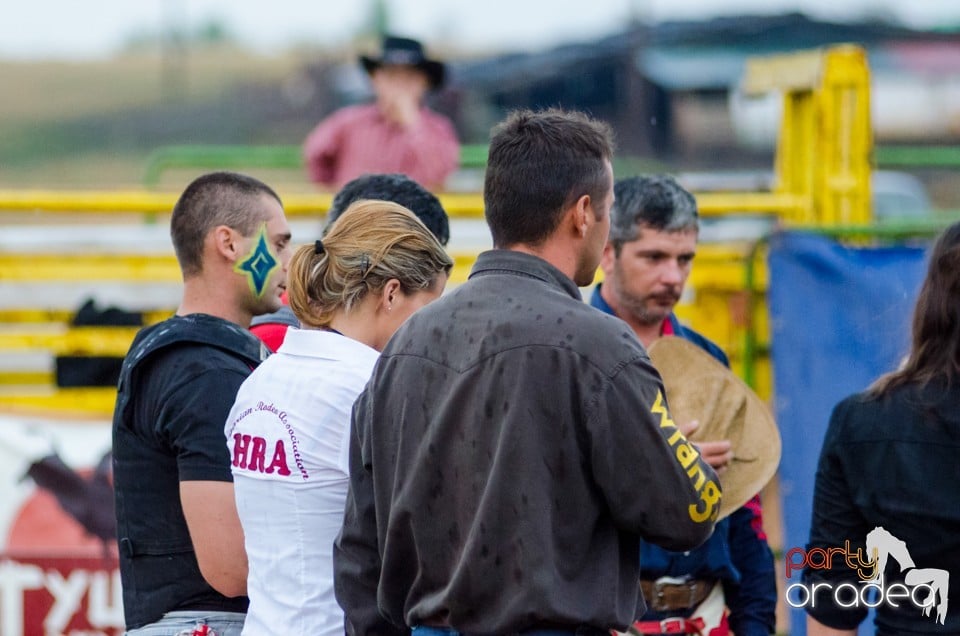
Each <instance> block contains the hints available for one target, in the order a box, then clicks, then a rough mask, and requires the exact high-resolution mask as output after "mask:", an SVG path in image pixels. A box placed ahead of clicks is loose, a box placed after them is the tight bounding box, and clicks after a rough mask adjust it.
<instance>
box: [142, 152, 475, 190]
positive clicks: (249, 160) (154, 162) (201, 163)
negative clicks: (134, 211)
mask: <svg viewBox="0 0 960 636" xmlns="http://www.w3.org/2000/svg"><path fill="white" fill-rule="evenodd" d="M486 163H487V146H486V144H464V145H463V146H461V147H460V167H461V168H465V169H479V168H483V167H484V166H485V165H486ZM245 168H261V169H272V170H300V171H302V170H303V169H304V166H303V155H302V149H301V147H300V146H298V145H283V144H273V145H208V144H187V145H177V146H162V147H160V148H157V149H156V150H154V151H153V152H152V153H150V155H149V156H148V157H147V167H146V169H145V170H144V173H143V185H144V186H145V187H147V188H155V187H157V185H159V183H160V178H161V177H162V176H163V173H164V172H166V171H167V170H172V169H200V170H221V169H222V170H241V169H245Z"/></svg>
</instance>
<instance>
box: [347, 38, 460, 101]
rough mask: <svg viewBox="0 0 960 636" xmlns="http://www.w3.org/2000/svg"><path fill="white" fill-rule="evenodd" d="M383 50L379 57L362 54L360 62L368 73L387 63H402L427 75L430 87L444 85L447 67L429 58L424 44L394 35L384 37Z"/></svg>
mask: <svg viewBox="0 0 960 636" xmlns="http://www.w3.org/2000/svg"><path fill="white" fill-rule="evenodd" d="M381 48H382V52H381V53H380V57H379V58H375V57H369V56H367V55H361V56H360V63H361V64H363V68H364V69H366V71H367V73H373V71H375V70H376V69H378V68H380V67H381V66H384V65H386V64H398V65H399V64H402V65H406V66H413V67H416V68H418V69H420V70H421V71H423V72H424V74H425V75H426V76H427V81H428V82H429V83H430V88H439V87H440V86H442V85H443V80H444V76H445V75H446V68H445V67H444V65H443V62H438V61H436V60H430V59H427V56H426V55H424V53H423V45H422V44H420V42H418V41H416V40H411V39H410V38H399V37H396V36H392V35H386V36H384V37H383V43H382V45H381Z"/></svg>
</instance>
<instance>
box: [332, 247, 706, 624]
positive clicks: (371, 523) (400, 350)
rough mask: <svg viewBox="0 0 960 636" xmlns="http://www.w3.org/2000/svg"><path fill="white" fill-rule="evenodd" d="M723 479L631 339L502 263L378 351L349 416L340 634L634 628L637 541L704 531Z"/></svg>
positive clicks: (699, 538) (540, 271)
mask: <svg viewBox="0 0 960 636" xmlns="http://www.w3.org/2000/svg"><path fill="white" fill-rule="evenodd" d="M718 483H719V482H718V480H717V477H716V475H715V474H714V472H713V471H712V469H710V468H709V466H707V465H706V463H705V462H703V461H702V459H701V458H700V457H699V455H698V454H697V453H696V451H695V450H694V449H693V447H692V446H691V445H689V444H688V443H687V441H686V440H685V439H684V437H683V436H682V435H681V434H680V432H679V431H678V430H677V428H676V426H675V425H674V423H673V422H672V420H671V419H670V417H669V414H668V412H667V409H666V405H665V402H664V400H663V385H662V383H661V380H660V377H659V375H658V374H657V372H656V370H655V369H654V368H653V367H652V366H651V365H650V360H649V358H648V357H647V354H646V351H645V350H644V349H643V347H642V345H640V344H639V342H638V340H637V338H636V336H635V335H634V334H633V332H632V331H631V330H630V328H629V327H628V326H627V325H626V324H625V323H624V322H622V321H621V320H619V319H618V318H615V317H613V316H609V315H605V314H603V313H601V312H599V311H597V310H596V309H594V308H592V307H590V306H589V305H587V304H585V303H583V302H582V300H581V299H580V290H579V289H578V288H577V286H576V285H575V284H574V283H573V281H571V280H570V279H569V278H568V277H567V276H565V275H564V274H563V273H561V272H560V271H559V270H557V269H556V268H554V267H553V266H552V265H550V264H549V263H547V262H546V261H544V260H542V259H540V258H537V257H535V256H531V255H528V254H523V253H520V252H514V251H503V250H494V251H489V252H484V253H483V254H481V255H480V257H479V258H478V260H477V262H476V265H475V266H474V268H473V271H472V273H471V276H470V280H469V281H467V282H466V283H464V284H463V285H461V286H459V287H458V288H457V289H455V290H454V291H452V292H450V293H449V294H447V295H445V296H444V297H443V298H441V299H440V300H438V301H436V302H434V303H432V304H430V305H428V306H427V307H425V308H424V309H422V310H420V311H419V312H417V313H416V314H415V315H414V316H413V317H412V318H411V319H410V320H409V321H407V323H406V324H405V325H404V326H403V327H401V329H400V330H399V331H398V332H397V334H396V335H395V336H394V338H393V339H392V340H391V341H390V342H389V344H388V345H387V347H386V349H385V350H384V351H383V355H382V357H381V359H380V361H379V362H378V364H377V366H376V368H375V370H374V373H373V377H372V379H371V381H370V383H369V384H368V386H367V388H366V390H365V391H364V392H363V394H362V395H361V396H360V397H359V398H358V400H357V402H356V404H355V406H354V413H353V427H352V431H351V441H350V492H349V495H348V498H347V505H346V513H345V518H344V525H343V529H342V531H341V534H340V537H339V538H338V540H337V543H336V546H335V549H334V577H335V588H336V594H337V600H338V601H339V603H340V605H341V606H342V607H343V609H344V611H345V613H346V625H347V632H348V633H350V634H385V633H403V632H404V631H406V630H407V629H409V627H408V626H416V625H420V624H430V625H449V626H451V627H454V628H456V629H458V630H460V631H464V632H480V633H487V634H496V633H510V632H515V631H518V630H523V629H529V628H533V627H537V626H554V627H556V626H569V627H570V628H576V627H577V626H581V625H582V626H590V627H595V628H600V629H608V628H617V629H621V630H623V629H626V627H627V625H628V624H629V623H630V622H631V621H632V620H633V619H634V618H635V617H637V616H640V615H641V614H643V612H644V609H645V608H644V603H643V600H642V597H640V596H639V594H638V579H639V567H640V562H639V541H640V539H641V538H642V539H644V540H648V541H652V542H654V543H657V544H660V545H662V546H664V547H665V548H668V549H671V550H686V549H690V548H693V547H695V546H697V545H699V544H701V543H702V542H703V541H705V540H706V539H707V537H709V535H710V533H711V532H712V530H713V525H714V520H715V518H716V514H717V511H718V509H719V497H720V493H719V488H718Z"/></svg>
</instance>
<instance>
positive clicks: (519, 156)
mask: <svg viewBox="0 0 960 636" xmlns="http://www.w3.org/2000/svg"><path fill="white" fill-rule="evenodd" d="M613 148H614V146H613V131H612V130H611V128H610V126H609V125H608V124H606V123H604V122H602V121H598V120H596V119H592V118H591V117H589V116H588V115H586V114H584V113H581V112H577V111H563V110H560V109H556V108H552V109H549V110H544V111H531V110H519V111H515V112H513V113H511V114H510V115H509V116H508V117H507V118H506V119H505V120H504V121H503V122H501V123H500V124H498V125H497V126H496V127H494V129H493V134H492V138H491V141H490V150H489V156H488V158H487V171H486V177H485V180H484V188H483V200H484V207H485V214H486V218H487V224H488V225H489V226H490V233H491V234H492V235H493V244H494V246H496V247H509V246H510V245H518V244H526V245H537V244H540V243H541V242H543V241H544V240H545V239H546V238H547V237H548V236H550V234H552V233H553V232H554V231H555V230H556V228H557V225H558V224H559V222H560V218H561V216H562V214H563V211H564V210H566V209H567V208H568V207H569V206H570V205H572V204H573V203H575V202H576V201H577V199H579V198H580V197H581V196H583V195H585V194H586V195H590V198H591V199H594V200H597V201H599V200H602V198H603V197H604V196H606V195H607V188H608V187H609V186H608V181H607V179H608V178H609V177H608V174H607V168H606V165H607V162H608V161H611V160H612V157H613Z"/></svg>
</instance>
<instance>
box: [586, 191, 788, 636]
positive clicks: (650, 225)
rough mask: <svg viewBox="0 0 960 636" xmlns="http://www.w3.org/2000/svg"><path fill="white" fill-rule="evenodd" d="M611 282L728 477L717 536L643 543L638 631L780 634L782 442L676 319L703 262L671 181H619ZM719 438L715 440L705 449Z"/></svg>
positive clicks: (722, 363)
mask: <svg viewBox="0 0 960 636" xmlns="http://www.w3.org/2000/svg"><path fill="white" fill-rule="evenodd" d="M614 192H615V202H614V205H613V208H612V210H611V221H610V237H609V240H608V241H607V244H606V246H605V248H604V253H603V259H602V261H601V264H600V266H601V268H602V269H603V272H604V282H603V283H602V284H600V285H597V287H596V288H595V289H594V292H593V295H592V298H591V301H590V302H591V304H592V305H593V306H594V307H596V308H598V309H600V310H601V311H604V312H606V313H608V314H613V315H616V316H617V317H619V318H621V319H622V320H624V321H625V322H626V323H627V324H628V325H629V326H630V327H631V328H632V329H633V331H634V332H635V333H636V334H637V337H638V338H639V339H640V341H641V342H642V343H643V345H644V346H645V347H646V348H647V349H648V350H649V353H650V357H651V360H652V362H653V364H654V366H656V367H657V370H658V371H659V372H660V374H661V375H662V377H663V380H664V385H665V387H666V391H667V400H668V402H669V404H670V407H671V412H672V413H673V414H674V418H675V421H677V422H678V423H686V424H687V426H688V430H687V431H686V432H687V433H688V435H690V439H691V441H694V442H697V443H698V448H699V451H700V453H701V455H702V457H703V458H704V459H705V460H707V461H708V462H709V463H710V464H711V465H712V466H713V467H714V468H715V469H716V470H717V472H718V473H719V474H720V479H721V485H722V487H723V493H724V500H723V505H722V506H721V510H720V517H721V521H720V522H718V524H717V527H716V530H715V531H714V534H713V536H711V538H710V539H709V540H708V541H707V542H706V543H705V544H703V545H702V546H700V547H699V548H697V549H695V550H692V551H689V552H682V553H681V552H671V551H668V550H665V549H663V548H660V547H658V546H654V545H651V544H648V543H644V544H643V546H642V548H641V557H640V561H641V589H642V591H643V595H644V598H645V599H646V600H647V604H648V611H647V613H646V614H645V615H644V616H643V617H641V618H640V620H638V621H637V622H636V623H634V625H633V626H632V627H631V633H640V634H664V633H671V634H678V633H679V634H703V635H704V636H726V635H728V634H730V632H731V631H732V632H735V633H736V635H737V636H760V635H765V634H770V633H772V632H773V631H774V625H775V608H776V602H777V592H776V576H775V571H774V562H773V554H772V552H771V551H770V547H769V545H768V544H767V540H766V535H765V534H764V532H763V520H762V515H761V508H760V499H759V495H758V494H757V493H758V492H759V490H760V489H761V488H762V487H763V486H764V485H765V484H766V483H767V481H769V479H770V478H771V477H772V476H773V474H774V472H775V471H776V467H777V463H778V462H779V458H780V438H779V434H778V432H777V428H776V425H775V424H774V422H773V418H772V417H771V415H770V412H769V410H768V409H767V407H766V405H765V404H763V402H762V401H761V400H760V399H759V398H758V397H757V396H756V394H755V393H753V391H751V390H750V389H749V387H747V386H746V385H745V384H743V382H742V381H740V379H739V378H737V377H736V376H735V375H734V374H733V373H732V372H731V371H730V369H729V362H728V360H727V357H726V355H725V354H724V353H723V351H722V350H721V349H720V348H719V347H718V346H717V345H716V344H714V343H712V342H710V341H709V340H708V339H706V338H705V337H703V336H702V335H701V334H699V333H697V332H695V331H693V330H692V329H690V328H688V327H686V326H684V325H681V324H680V322H679V321H678V320H677V317H676V315H675V314H674V313H673V308H674V306H675V305H676V303H677V302H678V301H679V300H680V296H681V294H682V293H683V288H684V285H685V283H686V280H687V277H688V276H689V275H690V270H691V267H692V264H693V258H694V256H695V254H696V247H697V236H698V232H699V224H698V214H697V205H696V201H695V200H694V198H693V196H692V195H691V194H690V193H689V192H687V191H686V190H684V189H683V188H682V187H681V186H680V185H679V184H677V182H676V181H675V180H674V179H672V178H671V177H668V176H650V177H634V178H629V179H624V180H621V181H618V182H617V183H616V185H615V189H614ZM699 440H712V441H702V442H701V441H699Z"/></svg>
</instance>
